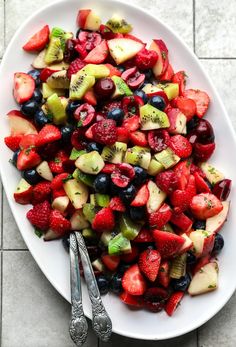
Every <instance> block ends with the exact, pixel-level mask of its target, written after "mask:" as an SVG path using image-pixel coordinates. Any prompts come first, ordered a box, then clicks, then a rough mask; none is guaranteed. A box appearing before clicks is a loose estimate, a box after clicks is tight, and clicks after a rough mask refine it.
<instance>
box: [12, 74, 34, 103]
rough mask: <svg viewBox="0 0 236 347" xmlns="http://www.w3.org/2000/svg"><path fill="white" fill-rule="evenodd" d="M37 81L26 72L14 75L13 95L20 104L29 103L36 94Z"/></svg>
mask: <svg viewBox="0 0 236 347" xmlns="http://www.w3.org/2000/svg"><path fill="white" fill-rule="evenodd" d="M34 90H35V81H34V79H33V77H32V76H30V75H27V74H26V73H24V72H16V73H15V74H14V86H13V94H14V98H15V99H16V101H17V102H18V103H19V104H23V103H24V102H26V101H28V100H29V99H30V98H31V97H32V96H33V93H34Z"/></svg>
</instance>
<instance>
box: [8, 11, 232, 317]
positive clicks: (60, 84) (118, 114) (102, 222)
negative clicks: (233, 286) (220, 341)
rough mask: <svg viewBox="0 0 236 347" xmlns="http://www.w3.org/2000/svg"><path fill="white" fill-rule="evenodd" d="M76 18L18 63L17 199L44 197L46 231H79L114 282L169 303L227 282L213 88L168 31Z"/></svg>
mask: <svg viewBox="0 0 236 347" xmlns="http://www.w3.org/2000/svg"><path fill="white" fill-rule="evenodd" d="M76 23H77V26H78V30H77V32H76V34H74V33H72V32H70V31H66V28H60V27H53V28H49V26H48V25H45V26H44V27H43V28H41V30H39V31H38V32H37V33H35V35H34V36H32V37H31V38H30V39H29V41H28V42H26V44H25V45H24V46H23V47H22V48H23V50H24V51H25V52H29V54H32V60H33V62H32V67H33V69H31V70H30V71H28V72H16V73H15V74H14V76H13V77H14V78H13V95H14V98H15V101H16V103H17V107H16V109H14V110H11V111H9V112H8V114H7V117H8V120H9V125H10V135H9V136H7V137H6V138H5V144H6V145H7V146H8V147H9V148H10V149H11V150H12V151H13V155H12V159H11V163H12V164H13V165H14V166H15V167H16V169H17V170H18V171H19V173H20V175H21V177H22V178H21V179H20V181H19V184H18V186H17V187H16V190H15V193H14V199H15V201H16V202H17V203H19V204H30V205H32V206H29V210H28V212H27V214H26V218H27V219H28V220H29V223H31V224H32V226H33V227H34V229H35V234H36V235H37V236H38V237H43V239H44V240H45V241H50V240H54V239H62V242H63V244H64V246H65V248H68V236H69V234H70V232H72V231H73V230H80V231H81V233H82V235H83V237H84V239H85V242H86V245H87V248H88V252H89V255H90V258H91V262H92V265H93V268H94V272H95V274H96V278H97V283H98V286H99V289H100V292H101V293H102V294H106V293H108V291H111V292H113V293H115V294H117V295H119V297H120V299H121V300H122V301H123V302H124V304H127V305H128V306H134V307H138V308H140V309H147V310H150V311H152V312H159V311H162V310H165V311H166V313H167V314H168V315H169V316H171V315H172V314H173V313H174V311H175V310H176V308H177V306H178V305H179V303H180V301H181V300H182V298H183V297H184V295H191V296H195V295H199V294H203V293H207V292H209V291H212V290H215V289H216V288H217V286H218V268H219V267H218V262H217V260H216V256H217V255H218V254H219V253H220V251H221V250H222V248H223V246H224V239H223V236H222V235H221V234H220V233H219V231H220V230H221V228H222V227H223V224H224V222H225V221H226V219H227V215H228V211H229V201H227V198H228V196H229V193H230V187H231V180H230V179H228V178H225V176H224V174H223V173H222V172H221V171H219V170H218V168H216V167H214V166H213V165H212V163H211V161H210V158H211V156H212V154H213V153H214V150H215V136H214V130H213V128H212V126H211V124H210V123H209V121H208V120H207V119H206V118H205V116H206V114H207V110H208V107H209V103H210V99H209V96H208V94H207V93H206V92H205V91H201V90H199V89H198V88H197V86H196V89H189V88H188V86H187V75H186V73H185V71H184V70H181V71H174V68H173V66H172V65H171V62H170V60H169V55H168V48H167V46H166V44H165V42H164V41H163V40H162V39H161V38H155V39H153V40H152V41H151V42H149V43H146V42H143V40H142V38H139V37H136V36H135V35H133V33H132V34H131V31H132V25H131V24H130V23H128V22H127V21H126V20H125V19H124V18H121V17H119V16H118V15H114V16H113V17H112V18H110V19H109V20H108V21H107V22H106V24H102V23H101V19H100V18H99V16H98V15H97V14H96V13H95V12H94V11H93V10H91V9H81V10H79V12H78V14H77V19H76ZM169 49H170V50H171V47H169ZM25 54H27V53H25ZM188 74H189V75H191V71H188ZM80 269H81V274H82V275H83V270H82V267H81V266H80ZM193 300H194V299H193Z"/></svg>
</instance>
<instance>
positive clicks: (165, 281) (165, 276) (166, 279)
mask: <svg viewBox="0 0 236 347" xmlns="http://www.w3.org/2000/svg"><path fill="white" fill-rule="evenodd" d="M169 272H170V263H169V262H168V261H167V260H164V261H163V262H161V265H160V268H159V272H158V276H157V282H158V283H160V285H162V286H163V287H164V288H168V287H169V284H170V274H169Z"/></svg>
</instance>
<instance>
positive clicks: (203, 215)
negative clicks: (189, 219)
mask: <svg viewBox="0 0 236 347" xmlns="http://www.w3.org/2000/svg"><path fill="white" fill-rule="evenodd" d="M190 209H191V212H192V213H193V215H194V216H195V217H196V218H198V219H201V220H205V219H207V218H210V217H213V216H215V215H216V214H218V213H220V211H222V210H223V205H222V202H221V201H220V200H219V199H217V197H216V196H215V195H213V194H210V193H201V194H198V195H195V196H194V197H193V198H192V201H191V203H190Z"/></svg>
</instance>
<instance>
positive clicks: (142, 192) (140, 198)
mask: <svg viewBox="0 0 236 347" xmlns="http://www.w3.org/2000/svg"><path fill="white" fill-rule="evenodd" d="M148 199H149V190H148V187H147V185H146V184H144V185H143V186H142V187H141V188H140V189H139V190H138V192H137V194H136V196H135V198H134V200H133V201H132V202H131V204H130V205H131V206H145V205H146V203H147V202H148Z"/></svg>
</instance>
